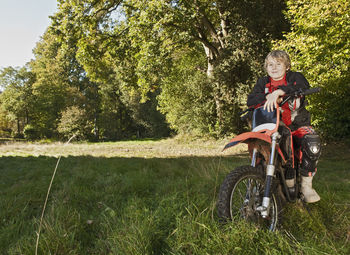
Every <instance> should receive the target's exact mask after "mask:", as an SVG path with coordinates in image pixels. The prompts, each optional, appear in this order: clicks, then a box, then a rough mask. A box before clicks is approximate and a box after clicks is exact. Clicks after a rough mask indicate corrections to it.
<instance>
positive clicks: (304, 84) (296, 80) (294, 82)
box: [278, 72, 310, 94]
mask: <svg viewBox="0 0 350 255" xmlns="http://www.w3.org/2000/svg"><path fill="white" fill-rule="evenodd" d="M278 88H279V89H281V90H283V91H284V92H286V94H290V93H294V92H296V91H298V90H306V89H308V88H310V84H309V82H308V81H307V80H306V78H305V77H304V75H302V74H301V73H299V72H289V73H288V74H287V86H279V87H278Z"/></svg>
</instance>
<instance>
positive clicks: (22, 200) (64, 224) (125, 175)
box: [0, 140, 350, 255]
mask: <svg viewBox="0 0 350 255" xmlns="http://www.w3.org/2000/svg"><path fill="white" fill-rule="evenodd" d="M222 143H223V141H220V142H218V143H217V144H215V142H213V141H211V142H207V143H206V142H203V141H202V142H191V143H190V144H186V143H183V142H181V141H176V140H159V141H142V142H140V143H137V142H135V141H133V142H120V143H103V144H71V145H68V146H64V145H63V144H58V143H55V144H41V145H40V144H23V143H19V144H8V145H1V146H0V153H1V155H3V156H2V157H1V158H0V208H1V209H0V219H1V221H0V254H34V250H35V241H36V231H38V226H39V220H40V214H41V210H42V206H43V203H44V199H45V196H46V192H47V188H48V185H49V182H50V178H51V175H52V172H53V170H54V167H55V164H56V162H57V157H58V156H59V155H63V157H62V159H61V163H60V165H59V167H58V171H57V175H56V178H55V180H54V184H53V187H52V191H51V194H50V197H49V202H48V206H47V209H46V213H45V216H44V221H43V228H42V233H41V236H40V242H39V254H140V255H141V254H348V253H349V252H350V249H349V246H350V240H349V239H350V209H349V204H350V197H349V194H350V185H349V183H348V180H349V177H350V176H349V173H350V172H349V163H350V154H346V153H341V154H338V155H337V154H335V153H334V151H333V150H332V151H331V152H329V153H328V152H327V151H326V152H325V153H324V154H323V157H322V159H321V160H320V163H319V168H318V171H319V173H318V174H317V175H316V177H315V182H314V186H315V188H316V189H317V191H318V192H319V194H320V195H321V197H322V200H321V201H320V202H319V203H317V204H314V205H308V206H307V207H306V208H305V207H304V206H303V205H302V204H299V203H295V204H290V205H288V206H287V207H286V208H285V212H286V213H285V217H284V221H283V225H282V228H281V229H280V230H279V231H277V232H275V233H271V232H268V231H263V230H260V229H257V228H256V227H255V226H251V225H249V224H247V223H245V222H240V221H238V222H233V223H231V224H227V225H221V224H220V223H219V222H218V221H217V216H216V209H215V202H216V197H217V190H218V187H219V185H220V183H221V181H222V180H223V178H224V176H225V175H226V174H227V173H228V172H229V171H230V170H232V169H233V168H235V167H236V166H238V165H242V164H247V163H248V159H247V157H246V154H241V153H242V150H241V149H240V150H238V151H237V152H235V153H236V154H235V155H233V156H231V157H228V154H229V153H230V152H226V153H224V154H221V148H222ZM194 148H195V149H194ZM242 148H243V147H242ZM341 149H342V150H343V151H344V150H348V149H347V148H344V147H342V148H341ZM124 150H125V151H124ZM126 150H129V151H126ZM237 153H238V154H237ZM221 155H222V156H221Z"/></svg>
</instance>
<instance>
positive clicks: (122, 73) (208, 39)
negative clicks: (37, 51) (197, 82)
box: [71, 0, 288, 133]
mask: <svg viewBox="0 0 350 255" xmlns="http://www.w3.org/2000/svg"><path fill="white" fill-rule="evenodd" d="M71 6H72V10H73V13H74V15H73V16H74V19H75V20H76V21H77V22H76V24H79V25H78V26H79V27H80V32H79V34H80V39H79V42H78V45H79V50H78V54H77V56H78V59H79V61H80V63H81V64H82V65H83V66H84V68H85V70H87V73H88V75H89V77H94V79H101V78H102V79H103V78H106V77H107V76H106V73H107V74H113V75H116V76H118V77H119V78H120V80H121V81H122V86H123V87H124V88H128V89H129V90H130V89H131V90H135V89H137V90H138V91H139V92H141V94H142V96H143V98H145V99H147V95H148V93H149V92H153V91H156V90H157V89H161V92H160V93H163V91H166V90H162V88H163V87H164V86H166V85H164V81H165V80H167V77H168V76H169V75H171V72H172V71H173V69H174V68H175V69H176V66H177V65H178V64H180V63H181V59H182V57H181V56H179V55H181V54H182V53H184V54H187V52H188V49H192V48H193V49H195V50H198V51H199V52H200V53H201V54H202V55H203V56H204V57H205V59H204V61H205V65H206V67H205V70H204V72H205V74H206V79H208V84H210V85H211V87H212V88H211V96H210V97H208V99H209V100H211V101H213V105H214V106H215V107H214V108H212V110H213V111H214V112H213V113H210V115H212V116H214V118H216V120H215V121H214V122H213V123H212V124H211V125H212V127H211V128H212V129H215V128H216V127H217V128H218V130H217V132H218V133H225V132H227V131H229V130H231V131H232V129H236V130H237V128H238V127H239V126H240V124H241V123H239V122H237V120H238V116H237V113H238V112H239V111H240V110H241V108H242V107H243V106H242V102H243V101H244V100H243V98H244V96H245V94H246V93H247V91H248V90H249V85H250V84H251V83H253V81H254V80H255V77H256V74H257V69H259V68H260V63H261V62H262V59H263V56H264V55H265V54H266V52H267V50H268V48H269V43H268V42H269V40H270V39H272V38H279V37H280V36H281V31H283V30H285V29H286V28H287V27H288V24H287V23H286V21H285V19H284V17H283V15H282V10H283V8H284V1H280V0H274V1H264V0H256V1H245V0H239V1H230V0H226V1H225V0H221V1H213V0H195V1H177V0H172V1H170V0H147V1H146V0H124V1H103V0H100V1H93V2H91V1H79V3H77V2H75V3H74V4H73V3H72V5H71ZM117 15H119V17H122V18H121V19H116V18H115V16H117ZM200 61H203V60H202V59H201V60H200ZM196 65H199V66H203V63H196ZM165 98H169V97H167V96H164V97H163V104H162V105H163V106H165V101H164V99H165ZM165 107H166V106H165ZM162 111H163V112H164V113H167V112H166V110H164V109H163V110H162ZM179 114H180V113H179ZM168 119H169V118H168ZM170 119H172V118H170Z"/></svg>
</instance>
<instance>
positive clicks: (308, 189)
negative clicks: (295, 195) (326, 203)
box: [301, 176, 321, 203]
mask: <svg viewBox="0 0 350 255" xmlns="http://www.w3.org/2000/svg"><path fill="white" fill-rule="evenodd" d="M301 193H303V195H304V200H305V202H306V203H315V202H317V201H320V199H321V198H320V196H319V195H318V194H317V192H316V190H314V189H313V188H312V176H309V177H306V176H302V177H301Z"/></svg>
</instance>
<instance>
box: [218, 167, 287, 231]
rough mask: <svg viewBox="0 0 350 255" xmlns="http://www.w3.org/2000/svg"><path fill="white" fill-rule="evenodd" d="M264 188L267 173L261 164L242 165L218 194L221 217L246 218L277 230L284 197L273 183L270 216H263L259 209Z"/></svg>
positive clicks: (227, 179)
mask: <svg viewBox="0 0 350 255" xmlns="http://www.w3.org/2000/svg"><path fill="white" fill-rule="evenodd" d="M264 189H265V175H264V172H263V170H262V168H260V167H252V166H239V167H237V168H236V169H234V170H233V171H232V172H230V173H229V174H228V175H227V176H226V178H225V179H224V181H223V183H222V185H221V187H220V191H219V198H218V204H217V209H218V215H219V217H220V218H221V219H223V220H225V221H227V220H235V219H245V220H247V221H248V222H252V223H254V224H256V225H258V226H262V227H263V228H267V229H269V230H271V231H275V230H276V228H277V225H278V223H279V219H280V216H281V215H280V214H281V201H280V197H279V196H278V192H277V189H276V188H274V187H272V189H271V197H270V199H271V200H270V207H269V216H268V217H267V218H263V217H262V216H261V214H260V212H259V211H258V210H257V208H258V206H260V205H261V202H262V198H263V195H264Z"/></svg>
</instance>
